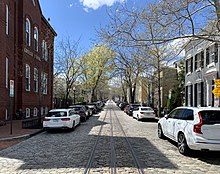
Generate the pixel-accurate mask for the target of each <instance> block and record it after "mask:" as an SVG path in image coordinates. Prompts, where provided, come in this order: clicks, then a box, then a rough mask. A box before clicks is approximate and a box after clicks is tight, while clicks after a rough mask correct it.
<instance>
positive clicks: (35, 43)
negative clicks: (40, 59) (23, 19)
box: [34, 27, 38, 51]
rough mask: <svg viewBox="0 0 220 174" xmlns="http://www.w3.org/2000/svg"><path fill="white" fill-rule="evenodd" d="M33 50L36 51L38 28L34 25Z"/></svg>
mask: <svg viewBox="0 0 220 174" xmlns="http://www.w3.org/2000/svg"><path fill="white" fill-rule="evenodd" d="M34 50H35V51H38V29H37V27H34Z"/></svg>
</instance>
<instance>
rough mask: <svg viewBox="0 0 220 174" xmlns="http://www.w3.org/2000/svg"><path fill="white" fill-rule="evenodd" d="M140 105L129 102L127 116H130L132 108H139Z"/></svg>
mask: <svg viewBox="0 0 220 174" xmlns="http://www.w3.org/2000/svg"><path fill="white" fill-rule="evenodd" d="M140 106H141V105H140V104H130V105H129V108H128V111H127V114H128V115H129V116H132V115H133V110H134V109H135V108H139V107H140Z"/></svg>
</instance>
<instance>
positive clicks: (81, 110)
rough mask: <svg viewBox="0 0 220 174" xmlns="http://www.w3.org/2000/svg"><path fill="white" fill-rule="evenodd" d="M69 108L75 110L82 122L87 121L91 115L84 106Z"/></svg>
mask: <svg viewBox="0 0 220 174" xmlns="http://www.w3.org/2000/svg"><path fill="white" fill-rule="evenodd" d="M69 108H71V109H73V110H74V112H75V114H79V115H80V120H81V121H86V120H87V119H88V118H89V113H88V109H87V107H86V106H84V105H73V106H70V107H69Z"/></svg>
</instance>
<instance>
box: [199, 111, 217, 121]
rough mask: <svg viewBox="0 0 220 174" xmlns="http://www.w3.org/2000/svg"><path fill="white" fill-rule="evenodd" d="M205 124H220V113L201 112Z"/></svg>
mask: <svg viewBox="0 0 220 174" xmlns="http://www.w3.org/2000/svg"><path fill="white" fill-rule="evenodd" d="M200 114H201V116H202V122H203V124H215V123H220V111H214V110H212V111H200Z"/></svg>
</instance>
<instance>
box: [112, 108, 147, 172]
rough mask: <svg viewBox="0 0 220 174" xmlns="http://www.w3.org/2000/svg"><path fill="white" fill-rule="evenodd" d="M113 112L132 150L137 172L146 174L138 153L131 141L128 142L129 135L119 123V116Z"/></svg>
mask: <svg viewBox="0 0 220 174" xmlns="http://www.w3.org/2000/svg"><path fill="white" fill-rule="evenodd" d="M113 112H114V115H115V118H116V119H117V121H118V124H119V126H120V128H121V131H122V133H123V136H124V138H125V140H126V142H127V144H128V146H129V149H130V151H131V154H132V157H133V159H134V162H135V165H136V168H137V170H138V173H139V174H144V170H143V168H142V167H141V164H140V162H139V160H138V157H137V155H136V153H135V151H134V149H133V147H132V145H131V143H130V141H129V140H128V137H127V135H126V133H125V131H124V129H123V126H122V125H121V123H120V121H119V119H118V116H117V114H116V113H115V111H114V110H113Z"/></svg>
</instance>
